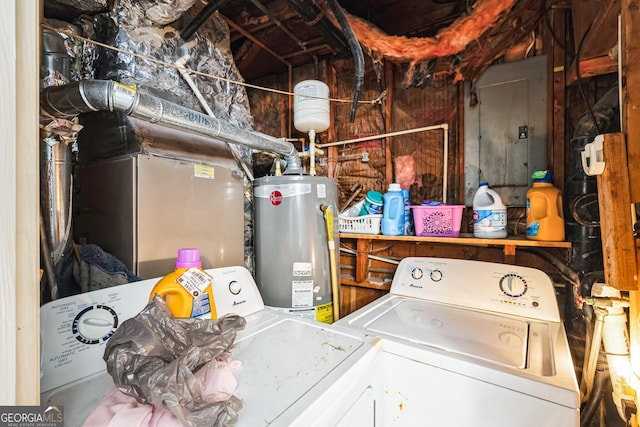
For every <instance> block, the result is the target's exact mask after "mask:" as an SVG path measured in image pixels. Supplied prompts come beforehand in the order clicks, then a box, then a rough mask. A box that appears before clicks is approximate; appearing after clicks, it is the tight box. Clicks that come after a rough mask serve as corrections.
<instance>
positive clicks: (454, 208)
mask: <svg viewBox="0 0 640 427" xmlns="http://www.w3.org/2000/svg"><path fill="white" fill-rule="evenodd" d="M464 208H465V206H464V205H437V206H411V209H412V210H413V222H414V225H415V229H416V236H429V237H458V236H459V235H460V224H461V222H462V212H463V210H464Z"/></svg>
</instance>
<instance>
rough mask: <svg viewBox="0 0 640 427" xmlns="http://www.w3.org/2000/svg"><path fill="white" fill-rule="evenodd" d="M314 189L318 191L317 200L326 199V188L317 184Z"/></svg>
mask: <svg viewBox="0 0 640 427" xmlns="http://www.w3.org/2000/svg"><path fill="white" fill-rule="evenodd" d="M316 189H317V191H318V198H319V199H326V198H327V186H326V185H324V184H318V186H317V187H316Z"/></svg>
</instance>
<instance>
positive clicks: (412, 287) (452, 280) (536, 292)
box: [391, 257, 560, 321]
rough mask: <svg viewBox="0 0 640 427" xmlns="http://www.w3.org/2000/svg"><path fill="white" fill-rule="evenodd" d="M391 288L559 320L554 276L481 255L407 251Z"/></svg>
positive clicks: (406, 293) (405, 293) (422, 296)
mask: <svg viewBox="0 0 640 427" xmlns="http://www.w3.org/2000/svg"><path fill="white" fill-rule="evenodd" d="M391 293H392V294H395V295H400V296H407V297H414V298H420V299H425V300H431V301H435V302H441V303H445V304H452V305H459V306H463V307H468V308H473V309H478V310H488V311H493V312H498V313H504V314H511V315H517V316H523V317H531V318H534V319H540V320H548V321H560V314H559V310H558V302H557V299H556V294H555V289H554V286H553V282H552V281H551V279H550V278H549V276H548V275H547V274H546V273H544V272H543V271H540V270H537V269H534V268H530V267H522V266H517V265H509V264H499V263H491V262H484V261H473V260H461V259H449V258H428V257H409V258H405V259H403V260H402V261H401V262H400V265H398V268H397V270H396V273H395V276H394V278H393V282H392V284H391Z"/></svg>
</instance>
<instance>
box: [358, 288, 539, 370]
mask: <svg viewBox="0 0 640 427" xmlns="http://www.w3.org/2000/svg"><path fill="white" fill-rule="evenodd" d="M366 329H367V330H369V331H371V332H377V333H381V334H385V335H388V336H392V337H397V338H400V339H403V340H407V341H410V342H414V343H417V344H423V345H428V346H432V347H437V348H440V349H442V350H446V351H449V352H453V353H459V354H464V355H468V356H472V357H476V358H480V359H484V360H489V361H491V362H498V363H502V364H506V365H509V366H513V367H516V368H519V369H524V368H525V367H526V356H527V337H528V329H529V325H528V323H527V322H524V321H521V320H516V319H513V318H509V317H504V316H498V315H494V314H488V313H482V312H478V311H472V310H467V309H464V308H459V307H454V306H447V305H442V304H434V303H430V302H427V301H420V300H404V301H402V302H400V303H399V304H397V305H395V306H394V307H392V308H391V309H389V310H387V311H386V312H385V313H383V314H382V315H381V316H378V317H376V318H375V319H374V320H373V321H372V322H370V323H369V324H367V325H366Z"/></svg>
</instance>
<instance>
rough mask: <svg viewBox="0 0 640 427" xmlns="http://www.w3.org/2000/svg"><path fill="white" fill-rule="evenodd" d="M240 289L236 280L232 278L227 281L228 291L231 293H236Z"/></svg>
mask: <svg viewBox="0 0 640 427" xmlns="http://www.w3.org/2000/svg"><path fill="white" fill-rule="evenodd" d="M241 290H242V287H241V286H240V283H238V282H237V281H235V280H233V281H231V282H230V283H229V292H231V293H232V294H233V295H238V294H239V293H240V291H241Z"/></svg>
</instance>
